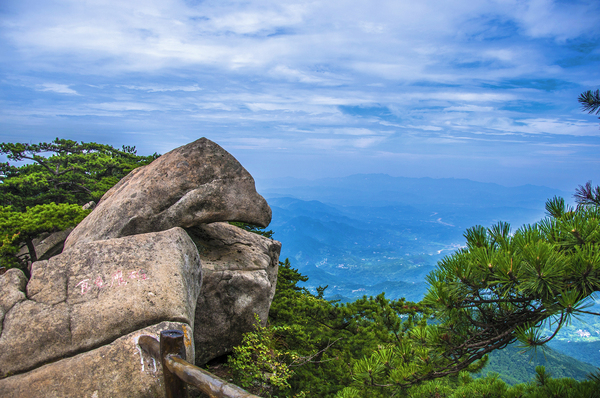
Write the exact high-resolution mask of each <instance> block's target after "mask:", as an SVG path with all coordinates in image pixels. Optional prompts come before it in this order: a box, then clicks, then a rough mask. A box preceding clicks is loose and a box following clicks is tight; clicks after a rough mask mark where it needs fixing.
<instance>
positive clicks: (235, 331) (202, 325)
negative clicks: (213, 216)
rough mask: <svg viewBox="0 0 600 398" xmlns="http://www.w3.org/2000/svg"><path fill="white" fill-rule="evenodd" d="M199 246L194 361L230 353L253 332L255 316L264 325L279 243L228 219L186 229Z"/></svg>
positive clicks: (272, 285) (275, 272) (198, 362)
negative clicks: (199, 282)
mask: <svg viewBox="0 0 600 398" xmlns="http://www.w3.org/2000/svg"><path fill="white" fill-rule="evenodd" d="M188 233H189V234H190V236H191V237H192V239H193V240H194V242H195V243H196V245H197V246H198V252H199V254H200V260H201V261H202V271H203V274H204V279H203V288H202V291H201V293H200V296H199V297H198V304H197V306H196V320H195V328H194V340H195V342H196V364H197V365H201V364H204V363H206V362H208V361H209V360H211V359H213V358H216V357H218V356H221V355H223V354H226V353H228V352H231V350H232V349H233V347H234V346H236V345H238V344H240V343H241V342H242V335H243V334H244V333H246V332H250V331H253V330H254V327H253V325H254V323H255V322H256V321H255V318H254V314H257V315H258V316H259V318H260V319H261V321H262V324H263V326H264V324H265V323H266V321H267V316H268V314H269V308H270V306H271V301H272V300H273V295H274V294H275V286H276V284H277V269H278V267H279V252H280V251H281V243H280V242H278V241H276V240H272V239H267V238H264V237H262V236H260V235H257V234H253V233H250V232H247V231H244V230H242V229H240V228H238V227H234V226H232V225H229V224H228V223H213V224H207V225H201V226H198V227H195V228H192V229H190V230H188Z"/></svg>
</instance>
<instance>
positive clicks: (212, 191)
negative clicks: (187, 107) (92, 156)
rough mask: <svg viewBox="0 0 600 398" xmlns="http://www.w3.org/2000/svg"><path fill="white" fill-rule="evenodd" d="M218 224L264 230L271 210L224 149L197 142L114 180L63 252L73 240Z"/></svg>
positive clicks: (72, 235) (244, 172)
mask: <svg viewBox="0 0 600 398" xmlns="http://www.w3.org/2000/svg"><path fill="white" fill-rule="evenodd" d="M217 221H242V222H247V223H250V224H255V225H258V226H261V227H266V226H267V225H269V223H270V222H271V208H270V207H269V205H268V204H267V202H266V200H264V198H263V197H262V196H260V195H259V194H258V193H256V189H255V187H254V179H253V178H252V176H251V175H250V173H248V172H247V171H246V170H245V169H244V168H243V167H242V165H241V164H240V163H239V162H238V161H237V160H236V159H235V158H234V157H233V156H231V155H230V154H229V153H227V152H226V151H225V150H224V149H223V148H221V147H220V146H218V145H217V144H215V143H214V142H212V141H209V140H207V139H206V138H201V139H199V140H197V141H194V142H192V143H191V144H188V145H185V146H182V147H179V148H177V149H174V150H172V151H171V152H169V153H167V154H165V155H163V156H161V157H160V158H158V159H156V160H155V161H154V162H152V163H151V164H149V165H147V166H144V167H140V168H138V169H135V170H133V171H132V172H131V173H129V175H127V176H126V177H125V178H123V179H122V180H121V181H119V182H118V183H117V185H115V186H114V187H112V188H111V189H110V190H109V191H108V192H106V194H104V196H103V197H102V199H101V200H100V202H99V203H98V205H97V206H96V208H95V209H94V211H93V212H92V213H91V214H90V215H89V216H87V217H86V218H85V219H84V220H83V221H82V222H81V223H80V224H79V225H78V226H77V227H76V228H75V230H74V231H73V232H72V233H71V234H70V235H69V237H68V238H67V241H66V242H65V249H67V248H69V247H71V246H73V245H74V244H75V243H77V242H89V241H94V240H102V239H111V238H119V237H122V236H128V235H135V234H143V233H146V232H156V231H164V230H166V229H170V228H173V227H183V228H189V227H192V226H194V225H199V224H205V223H211V222H217Z"/></svg>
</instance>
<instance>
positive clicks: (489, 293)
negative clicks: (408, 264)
mask: <svg viewBox="0 0 600 398" xmlns="http://www.w3.org/2000/svg"><path fill="white" fill-rule="evenodd" d="M583 191H585V187H580V189H579V191H578V192H583ZM592 192H593V190H592ZM583 196H586V197H587V196H589V195H583ZM578 201H579V206H578V207H577V208H572V207H569V206H567V205H565V203H564V200H562V199H561V198H554V199H552V200H550V201H548V202H547V205H546V210H547V213H548V216H547V217H546V218H545V219H543V220H542V221H540V222H538V223H536V224H533V225H526V226H524V227H522V228H520V229H518V230H517V231H515V232H514V233H512V232H511V230H510V226H509V225H508V224H505V223H499V224H497V225H495V226H493V227H491V228H488V229H485V228H483V227H481V226H476V227H472V228H470V229H468V230H467V232H466V233H465V238H466V239H467V247H466V248H464V249H460V250H458V251H457V252H455V253H454V254H452V255H450V256H448V257H446V258H444V259H443V260H442V261H441V262H440V263H439V264H438V267H437V269H436V270H435V271H434V272H432V273H431V274H430V275H429V277H428V282H429V284H430V289H429V292H428V294H427V296H426V297H425V299H424V300H423V301H422V302H420V303H410V302H407V301H405V300H404V299H401V300H388V299H386V298H385V295H384V294H381V295H379V296H377V297H363V298H362V299H359V300H356V301H354V302H351V303H344V304H342V303H339V302H335V301H328V300H325V299H324V292H325V290H326V288H327V287H321V288H319V289H317V293H316V294H312V293H311V292H309V291H308V290H306V289H304V288H302V287H299V286H298V285H297V284H298V283H299V282H305V281H306V279H307V278H306V277H305V276H303V275H301V274H300V273H299V272H298V271H297V270H296V269H294V268H292V267H291V265H290V263H289V260H286V261H285V262H284V263H281V264H280V274H279V280H278V286H277V291H276V295H275V299H274V301H273V304H272V307H271V312H270V315H269V323H270V326H269V327H271V328H277V329H274V330H276V332H274V334H273V337H274V338H273V339H271V341H272V342H273V343H274V344H275V346H274V347H278V349H283V348H285V350H286V352H288V353H292V355H293V357H294V358H295V359H294V360H293V361H291V362H289V363H288V366H289V367H290V369H292V370H293V372H294V373H293V374H292V375H291V377H290V378H289V380H288V381H289V385H290V389H289V391H288V392H287V393H289V394H298V393H300V392H304V393H307V394H309V395H311V396H322V397H334V396H337V397H367V396H368V397H389V396H406V397H425V396H436V397H438V396H439V397H455V396H456V397H458V396H460V397H463V396H490V397H496V396H497V397H513V396H514V397H518V396H521V397H538V396H540V397H541V396H558V397H563V396H564V397H567V396H581V397H587V396H590V397H591V396H594V394H595V391H596V390H598V388H599V387H600V385H599V384H598V380H589V381H582V382H577V381H575V380H574V379H570V378H563V379H554V378H552V377H550V375H549V374H548V373H547V372H546V371H545V369H544V368H543V367H539V368H538V369H536V376H535V377H536V382H530V383H528V384H518V385H516V386H513V387H510V386H508V385H507V384H506V383H505V382H504V381H502V380H501V379H500V378H499V377H498V376H497V375H496V376H494V375H488V376H487V377H484V378H479V379H473V377H472V376H470V374H471V373H476V372H479V371H480V370H481V369H482V368H483V367H484V366H485V365H486V363H487V361H488V356H487V354H489V353H491V352H493V351H495V350H499V349H502V348H505V347H506V346H508V345H509V344H511V343H515V342H517V341H518V342H520V343H521V344H522V345H523V346H525V347H533V348H536V347H540V346H543V345H544V344H546V343H547V342H549V341H550V340H552V338H553V337H555V336H556V333H557V332H558V330H560V329H561V327H563V326H564V325H567V324H568V323H569V322H570V320H571V318H572V317H574V316H577V315H578V314H595V313H593V312H591V311H587V304H588V301H589V299H590V296H591V295H592V294H593V293H594V292H596V291H598V290H600V250H598V249H599V247H598V245H599V244H600V242H599V239H600V208H599V207H598V206H597V205H595V203H593V202H590V201H585V200H583V199H578ZM548 327H550V328H551V330H552V333H551V334H550V335H544V334H543V331H544V330H546V328H548ZM267 330H269V328H267V329H265V331H264V333H266V331H267ZM549 394H550V395H549ZM290 396H291V395H290Z"/></svg>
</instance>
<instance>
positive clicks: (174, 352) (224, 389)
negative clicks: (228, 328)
mask: <svg viewBox="0 0 600 398" xmlns="http://www.w3.org/2000/svg"><path fill="white" fill-rule="evenodd" d="M138 344H139V345H140V348H142V349H143V350H144V351H146V352H147V353H148V354H149V355H151V356H152V357H154V359H156V360H159V361H160V362H161V364H162V369H163V378H164V383H165V391H166V396H167V398H184V397H187V385H186V384H191V385H193V386H195V387H196V388H198V389H199V390H200V391H202V392H203V393H204V394H206V395H208V396H209V397H211V398H260V397H259V396H257V395H254V394H250V393H249V392H247V391H245V390H243V389H241V388H240V387H238V386H236V385H234V384H231V383H228V382H226V381H225V380H223V379H220V378H219V377H217V376H215V375H213V374H212V373H209V372H207V371H206V370H204V369H200V368H199V367H197V366H194V365H192V364H191V363H189V362H187V361H186V360H185V359H186V357H185V346H184V341H183V332H181V331H179V330H163V331H162V332H160V341H158V340H156V339H155V338H154V337H152V336H146V335H144V336H140V338H139V340H138Z"/></svg>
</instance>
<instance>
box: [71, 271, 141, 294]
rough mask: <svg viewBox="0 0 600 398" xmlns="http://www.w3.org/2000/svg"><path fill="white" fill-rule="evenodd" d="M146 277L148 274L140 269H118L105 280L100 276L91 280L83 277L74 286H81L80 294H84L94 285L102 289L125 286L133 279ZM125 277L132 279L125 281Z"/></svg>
mask: <svg viewBox="0 0 600 398" xmlns="http://www.w3.org/2000/svg"><path fill="white" fill-rule="evenodd" d="M147 278H148V275H147V274H146V272H145V271H144V270H142V269H136V270H133V271H125V272H123V271H122V270H119V271H117V272H115V273H114V274H112V275H111V276H110V278H108V279H107V282H105V281H104V279H102V276H98V277H97V278H96V279H94V280H93V281H92V279H90V278H86V279H83V280H82V281H81V282H79V283H78V284H77V285H75V287H79V288H81V295H84V294H86V293H87V292H89V291H90V290H91V289H92V288H94V287H97V288H98V290H102V289H106V288H111V287H119V286H125V285H127V283H129V282H133V280H146V279H147ZM127 279H132V281H127Z"/></svg>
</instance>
